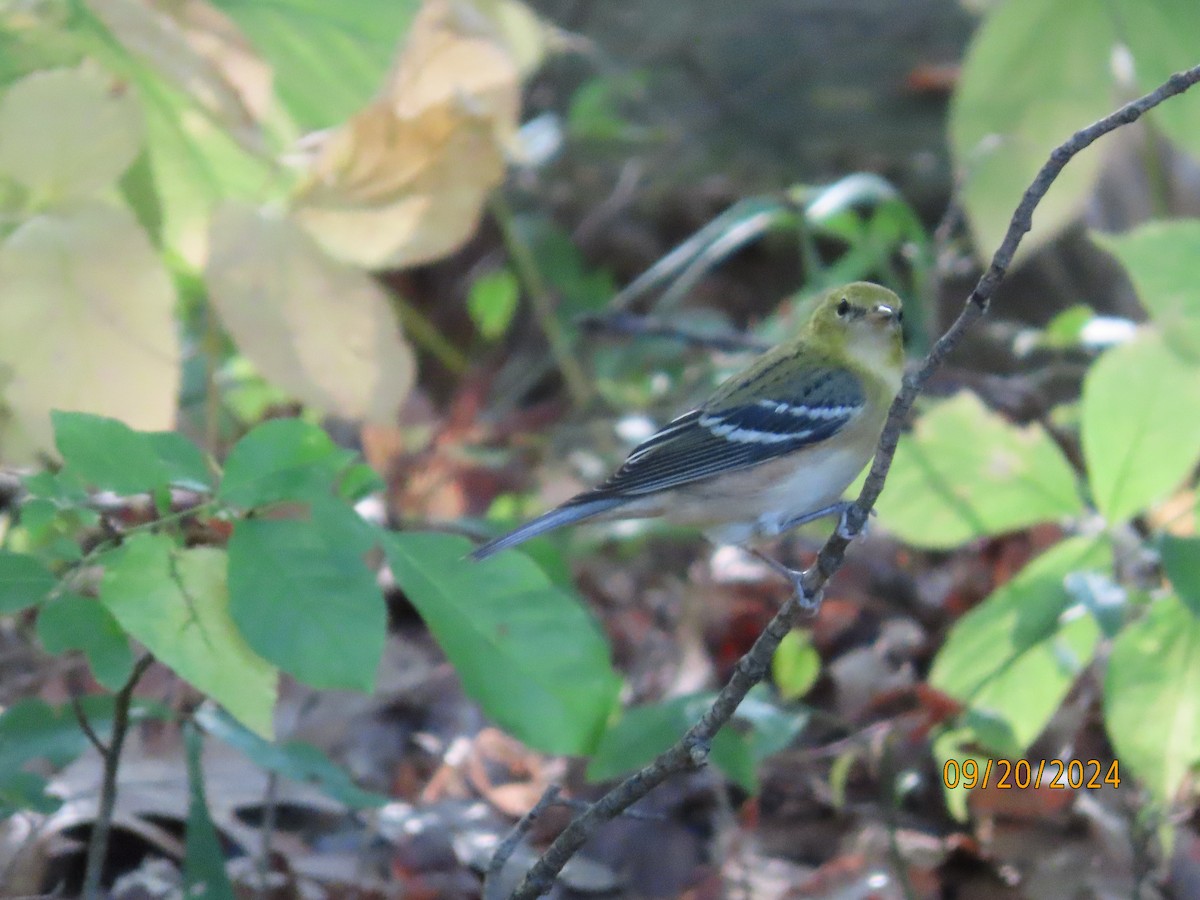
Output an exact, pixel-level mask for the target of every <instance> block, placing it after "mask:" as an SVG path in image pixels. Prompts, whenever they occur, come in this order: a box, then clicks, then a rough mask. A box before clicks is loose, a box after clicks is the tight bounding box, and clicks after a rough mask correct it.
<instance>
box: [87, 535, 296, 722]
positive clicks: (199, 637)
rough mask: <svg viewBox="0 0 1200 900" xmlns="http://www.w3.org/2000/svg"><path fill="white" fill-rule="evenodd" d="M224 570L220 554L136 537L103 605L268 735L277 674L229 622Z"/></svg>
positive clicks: (116, 561)
mask: <svg viewBox="0 0 1200 900" xmlns="http://www.w3.org/2000/svg"><path fill="white" fill-rule="evenodd" d="M226 565H227V560H226V556H225V552H224V551H222V550H217V549H215V548H212V547H198V548H195V549H191V550H179V549H178V548H176V547H175V545H174V543H173V542H172V541H171V539H170V538H168V537H166V536H163V535H135V536H133V537H131V538H129V539H128V540H127V541H125V543H124V544H123V545H122V546H121V549H120V550H119V551H118V552H117V553H116V554H115V555H114V556H113V558H112V560H111V562H110V563H109V564H108V565H107V566H106V567H105V570H104V577H103V581H102V583H101V587H100V600H101V602H102V603H103V604H104V605H105V607H106V608H107V609H108V611H109V612H110V613H112V615H113V617H114V618H115V619H116V620H117V621H118V622H119V623H120V624H121V627H122V628H124V629H125V630H126V631H128V632H129V633H130V634H131V635H133V636H134V637H135V638H137V639H138V640H139V641H141V642H142V643H143V644H145V645H146V647H147V649H149V650H150V651H151V652H152V653H153V654H154V655H155V657H157V658H158V659H159V660H160V661H161V662H163V663H164V664H166V665H168V666H170V667H171V668H172V669H173V670H174V671H175V673H176V674H178V675H179V676H180V677H181V678H183V679H184V680H185V681H188V682H189V683H191V684H192V685H194V686H195V687H196V688H198V689H199V690H201V691H203V692H204V693H205V694H207V695H208V696H210V697H212V698H213V699H214V700H216V701H217V702H218V703H220V704H221V705H222V706H224V707H225V708H226V709H227V710H229V712H230V714H231V715H233V716H234V717H236V718H237V719H238V720H239V721H241V722H243V723H244V724H245V725H246V727H248V728H250V729H252V730H253V731H255V732H257V733H258V734H261V735H263V736H265V737H268V738H269V737H270V736H271V735H272V732H273V724H272V716H273V714H274V707H275V695H276V682H277V680H278V673H277V672H276V671H275V669H274V668H273V667H272V666H271V665H270V664H269V663H268V662H267V661H266V660H264V659H263V658H262V657H260V656H259V655H258V654H256V653H255V652H254V651H253V650H252V649H251V648H250V646H249V645H248V644H247V642H246V639H245V638H244V637H243V636H242V635H241V634H240V633H239V631H238V629H237V627H236V626H235V625H234V623H233V620H232V619H231V618H230V611H229V588H228V586H227V584H226Z"/></svg>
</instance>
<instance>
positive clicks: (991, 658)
mask: <svg viewBox="0 0 1200 900" xmlns="http://www.w3.org/2000/svg"><path fill="white" fill-rule="evenodd" d="M1111 564H1112V560H1111V550H1110V549H1109V547H1108V544H1107V543H1105V542H1104V541H1102V540H1097V539H1095V538H1084V537H1074V538H1068V539H1066V540H1064V541H1062V542H1061V543H1059V544H1057V545H1056V546H1054V547H1052V548H1051V549H1049V550H1047V551H1046V552H1045V553H1043V554H1042V555H1041V556H1039V557H1038V558H1037V559H1035V560H1033V562H1031V563H1029V565H1027V566H1026V567H1025V568H1024V569H1022V570H1021V572H1020V573H1019V574H1018V575H1017V576H1016V577H1015V578H1013V579H1012V581H1010V582H1008V584H1006V585H1004V586H1003V587H1001V588H999V589H998V590H996V591H995V592H993V593H992V595H991V596H990V597H988V598H987V599H986V600H984V601H983V603H981V604H980V605H979V606H977V607H976V608H975V609H973V610H971V611H970V612H969V613H967V614H966V615H965V616H963V617H962V618H961V619H959V621H958V622H956V623H955V625H954V627H953V628H952V629H951V630H950V634H949V635H948V636H947V638H946V642H945V643H944V644H943V645H942V649H941V650H940V651H939V652H938V655H937V657H936V658H935V659H934V661H933V667H932V669H931V671H930V673H929V683H930V685H931V686H933V687H935V688H937V689H938V690H940V691H944V692H945V693H947V694H949V695H950V696H952V697H956V698H958V699H959V700H961V701H962V702H963V703H965V704H966V705H967V706H968V707H969V712H968V713H967V715H966V717H965V720H964V722H965V724H967V725H969V726H970V727H971V728H972V729H973V730H974V732H975V734H976V736H977V738H978V740H979V742H980V743H982V744H983V745H984V746H986V747H988V748H989V749H991V750H993V751H995V752H996V753H1001V754H1004V755H1008V756H1019V755H1020V754H1021V753H1023V752H1024V751H1025V750H1026V748H1028V746H1029V744H1030V743H1031V742H1032V741H1033V740H1034V739H1035V738H1036V737H1037V736H1038V735H1039V734H1040V733H1041V731H1042V729H1043V728H1045V726H1046V723H1047V722H1048V721H1049V720H1050V717H1051V716H1052V715H1053V714H1054V711H1055V710H1056V709H1058V707H1059V705H1060V704H1061V703H1062V701H1063V698H1064V697H1066V695H1067V691H1069V690H1070V688H1071V685H1072V684H1073V683H1074V681H1075V678H1076V676H1077V675H1078V674H1079V672H1080V671H1082V670H1083V668H1084V667H1085V666H1087V665H1088V663H1089V662H1090V661H1091V659H1092V655H1093V654H1094V653H1095V649H1096V644H1097V642H1098V640H1099V638H1100V627H1099V625H1098V624H1097V622H1096V619H1095V618H1094V617H1093V616H1092V615H1090V614H1089V611H1088V609H1087V607H1086V605H1085V604H1084V603H1082V602H1080V601H1078V600H1075V599H1074V598H1072V596H1071V594H1070V592H1069V591H1068V590H1067V588H1066V585H1065V579H1066V578H1067V577H1068V576H1069V575H1070V574H1071V573H1073V572H1080V571H1092V570H1107V569H1109V568H1110V567H1111Z"/></svg>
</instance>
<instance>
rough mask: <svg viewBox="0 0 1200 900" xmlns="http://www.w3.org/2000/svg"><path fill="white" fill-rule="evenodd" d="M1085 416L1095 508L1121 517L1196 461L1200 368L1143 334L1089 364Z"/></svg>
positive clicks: (1166, 488)
mask: <svg viewBox="0 0 1200 900" xmlns="http://www.w3.org/2000/svg"><path fill="white" fill-rule="evenodd" d="M1082 418H1083V423H1082V440H1083V455H1084V457H1085V458H1086V459H1087V467H1088V476H1089V481H1090V483H1091V488H1092V495H1093V497H1094V498H1095V501H1096V506H1097V507H1098V508H1099V509H1100V512H1102V513H1103V514H1104V516H1105V518H1107V519H1108V521H1109V522H1112V523H1114V524H1115V523H1118V522H1123V521H1125V520H1126V519H1128V518H1130V517H1131V516H1134V515H1137V514H1138V513H1140V512H1143V511H1145V510H1146V509H1147V508H1148V507H1150V506H1151V504H1153V503H1155V502H1156V501H1158V500H1161V499H1163V498H1164V497H1165V496H1166V495H1167V494H1169V493H1170V492H1171V491H1172V490H1173V489H1174V488H1177V487H1179V485H1180V484H1181V482H1182V481H1183V479H1184V478H1185V477H1186V476H1187V474H1188V472H1190V471H1191V469H1192V467H1193V466H1194V465H1195V464H1196V460H1197V458H1200V368H1197V367H1193V366H1189V365H1188V364H1187V363H1185V362H1183V361H1182V360H1180V359H1179V357H1178V356H1176V355H1175V354H1174V353H1171V352H1170V351H1169V350H1168V349H1167V347H1166V345H1165V343H1164V341H1163V339H1162V337H1161V336H1160V335H1158V334H1156V333H1154V332H1147V333H1145V334H1142V335H1141V336H1140V337H1138V338H1137V339H1135V340H1133V341H1131V342H1130V343H1128V344H1123V345H1121V346H1119V347H1114V348H1113V349H1111V350H1108V351H1107V352H1105V353H1104V355H1103V356H1101V357H1100V359H1098V360H1097V361H1096V363H1095V364H1094V365H1093V366H1092V368H1091V370H1090V371H1089V372H1088V374H1087V377H1086V378H1085V379H1084V383H1083V411H1082Z"/></svg>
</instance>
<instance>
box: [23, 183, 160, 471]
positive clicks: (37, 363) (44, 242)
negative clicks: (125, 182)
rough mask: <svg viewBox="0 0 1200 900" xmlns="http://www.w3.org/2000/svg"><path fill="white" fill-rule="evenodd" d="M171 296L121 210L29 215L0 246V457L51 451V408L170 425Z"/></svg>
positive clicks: (86, 207)
mask: <svg viewBox="0 0 1200 900" xmlns="http://www.w3.org/2000/svg"><path fill="white" fill-rule="evenodd" d="M174 302H175V290H174V287H173V285H172V283H171V280H170V277H169V276H168V275H167V273H166V271H165V270H164V269H163V266H162V263H161V262H160V261H159V259H158V256H157V254H156V253H155V252H154V249H153V247H151V245H150V242H149V241H148V240H147V239H146V235H145V233H144V232H143V231H142V230H141V228H139V227H138V224H137V222H136V221H134V218H133V216H132V215H131V214H130V213H129V211H128V210H126V209H124V208H121V207H116V206H108V205H105V204H102V203H98V202H97V203H89V204H83V205H79V206H76V207H73V208H72V209H71V210H70V211H65V212H61V213H55V214H46V215H41V216H37V217H35V218H33V219H30V220H29V221H27V222H25V223H24V224H23V225H21V226H20V227H19V228H18V229H17V230H16V231H15V232H13V233H12V234H11V235H10V236H9V237H8V239H7V240H6V241H5V242H4V243H3V245H0V406H4V407H7V408H8V410H9V413H10V415H11V419H10V420H9V421H4V420H3V419H2V418H0V456H2V457H3V458H4V459H5V460H6V461H7V462H17V461H21V460H27V459H31V458H32V457H33V456H34V455H35V454H36V453H38V452H39V451H46V450H49V449H50V448H51V447H52V446H53V443H52V435H51V427H50V410H51V409H69V410H80V411H83V412H91V413H95V414H97V415H106V416H111V417H113V418H117V419H121V420H122V421H124V422H126V423H127V424H129V425H130V426H132V427H134V428H138V429H143V430H161V429H169V428H171V427H172V426H173V425H174V421H175V406H176V401H177V399H178V394H179V368H180V347H179V335H178V329H177V327H176V323H175V318H174Z"/></svg>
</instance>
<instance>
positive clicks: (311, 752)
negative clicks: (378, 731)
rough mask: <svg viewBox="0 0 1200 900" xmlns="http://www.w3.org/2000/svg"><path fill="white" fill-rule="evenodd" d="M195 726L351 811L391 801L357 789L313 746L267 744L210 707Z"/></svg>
mask: <svg viewBox="0 0 1200 900" xmlns="http://www.w3.org/2000/svg"><path fill="white" fill-rule="evenodd" d="M195 722H196V724H197V725H199V726H200V727H201V728H203V729H204V730H205V731H206V732H208V733H209V734H211V735H212V736H213V737H215V738H217V739H219V740H222V741H224V742H225V743H227V744H229V745H230V746H231V747H236V748H237V749H238V750H240V751H242V752H243V753H245V754H246V756H248V757H249V758H250V759H251V760H253V761H254V763H255V764H256V765H259V766H262V767H263V768H264V769H267V770H269V771H271V772H277V773H278V774H280V775H282V776H284V777H285V778H291V779H292V780H293V781H299V782H301V783H304V784H311V785H314V786H315V787H317V788H319V789H320V790H321V791H322V792H324V793H325V794H326V795H327V796H329V797H332V798H333V799H334V800H337V801H338V802H339V803H344V804H346V806H349V807H350V808H351V809H372V808H374V807H378V806H382V805H383V804H385V803H387V802H388V801H389V799H390V798H389V797H387V796H386V795H384V794H376V793H374V792H372V791H364V790H363V789H362V788H360V787H358V785H356V784H355V783H354V782H353V781H352V780H351V779H350V776H349V775H348V774H346V771H345V770H344V769H342V768H340V767H339V766H338V765H337V764H335V763H334V762H333V761H332V760H331V759H330V758H329V757H328V756H326V755H325V754H324V753H322V752H321V750H320V749H318V748H317V747H314V746H313V745H312V744H306V743H304V742H302V741H288V742H287V743H285V744H274V743H271V742H270V741H264V740H263V739H262V738H260V737H259V736H258V735H256V734H255V733H254V732H252V731H250V730H248V729H246V728H244V727H243V726H242V725H240V724H238V722H237V721H236V720H234V719H233V718H231V717H230V716H228V715H227V714H225V713H224V712H223V711H222V710H220V709H218V708H216V707H213V706H208V705H206V706H203V707H201V708H200V709H199V710H197V712H196V715H195Z"/></svg>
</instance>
